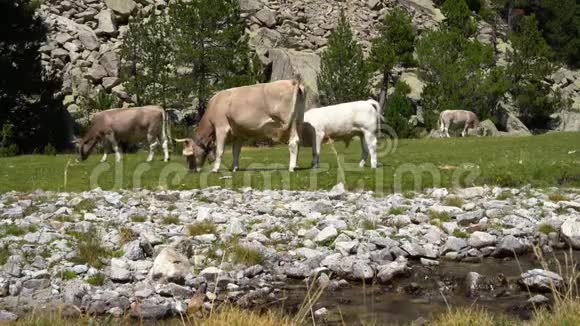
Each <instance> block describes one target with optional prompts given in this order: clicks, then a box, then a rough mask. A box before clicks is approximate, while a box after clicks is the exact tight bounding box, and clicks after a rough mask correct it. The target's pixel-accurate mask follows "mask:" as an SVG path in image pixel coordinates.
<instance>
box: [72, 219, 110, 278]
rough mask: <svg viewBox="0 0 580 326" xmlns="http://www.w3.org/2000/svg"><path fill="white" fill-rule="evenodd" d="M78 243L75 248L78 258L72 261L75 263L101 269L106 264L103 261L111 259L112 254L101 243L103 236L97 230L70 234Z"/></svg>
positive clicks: (74, 245)
mask: <svg viewBox="0 0 580 326" xmlns="http://www.w3.org/2000/svg"><path fill="white" fill-rule="evenodd" d="M68 234H69V235H71V236H72V237H73V238H75V240H76V243H74V244H73V248H76V256H75V257H73V258H72V259H71V261H72V262H73V263H77V264H88V265H90V266H93V267H95V268H101V267H102V266H103V265H104V263H103V260H104V259H106V258H108V257H110V252H109V250H107V249H106V248H105V247H103V245H102V243H101V236H100V235H99V234H98V233H97V231H96V229H94V228H92V229H90V230H89V232H86V233H81V232H69V233H68Z"/></svg>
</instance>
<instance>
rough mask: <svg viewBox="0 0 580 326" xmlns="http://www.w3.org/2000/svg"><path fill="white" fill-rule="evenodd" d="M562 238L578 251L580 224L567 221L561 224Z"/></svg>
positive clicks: (571, 220) (570, 220) (579, 247)
mask: <svg viewBox="0 0 580 326" xmlns="http://www.w3.org/2000/svg"><path fill="white" fill-rule="evenodd" d="M562 237H563V238H564V240H565V241H566V242H567V243H568V245H569V246H570V247H572V248H574V249H580V222H578V221H575V220H573V219H569V220H567V221H565V222H564V223H563V224H562Z"/></svg>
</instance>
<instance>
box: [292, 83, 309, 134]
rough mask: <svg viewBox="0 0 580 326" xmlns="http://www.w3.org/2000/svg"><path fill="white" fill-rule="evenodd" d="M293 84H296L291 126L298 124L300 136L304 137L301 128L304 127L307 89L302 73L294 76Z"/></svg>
mask: <svg viewBox="0 0 580 326" xmlns="http://www.w3.org/2000/svg"><path fill="white" fill-rule="evenodd" d="M292 85H293V86H294V93H293V95H292V106H291V108H292V117H291V120H290V121H291V123H290V128H292V127H293V124H296V129H297V131H298V137H302V135H301V130H300V129H301V128H302V123H303V121H304V112H305V111H306V98H305V97H306V94H305V93H306V90H305V88H304V83H303V81H302V76H301V75H300V74H296V76H294V80H293V81H292Z"/></svg>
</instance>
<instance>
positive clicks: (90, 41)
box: [79, 29, 101, 51]
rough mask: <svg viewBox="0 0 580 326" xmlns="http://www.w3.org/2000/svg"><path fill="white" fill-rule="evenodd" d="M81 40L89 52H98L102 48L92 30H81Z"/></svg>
mask: <svg viewBox="0 0 580 326" xmlns="http://www.w3.org/2000/svg"><path fill="white" fill-rule="evenodd" d="M79 40H80V41H81V43H82V44H83V46H84V47H85V49H87V50H89V51H94V50H98V49H99V47H100V46H101V42H99V39H98V38H97V35H96V34H95V32H93V31H92V30H85V29H83V30H80V31H79Z"/></svg>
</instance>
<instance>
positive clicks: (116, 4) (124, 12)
mask: <svg viewBox="0 0 580 326" xmlns="http://www.w3.org/2000/svg"><path fill="white" fill-rule="evenodd" d="M105 3H106V4H107V7H109V8H110V9H111V10H113V12H114V13H115V14H117V15H119V16H121V17H124V18H127V17H128V16H130V15H131V14H132V13H133V12H135V10H136V9H137V4H136V3H135V1H133V0H105Z"/></svg>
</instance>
